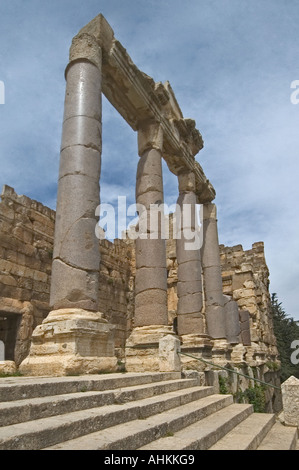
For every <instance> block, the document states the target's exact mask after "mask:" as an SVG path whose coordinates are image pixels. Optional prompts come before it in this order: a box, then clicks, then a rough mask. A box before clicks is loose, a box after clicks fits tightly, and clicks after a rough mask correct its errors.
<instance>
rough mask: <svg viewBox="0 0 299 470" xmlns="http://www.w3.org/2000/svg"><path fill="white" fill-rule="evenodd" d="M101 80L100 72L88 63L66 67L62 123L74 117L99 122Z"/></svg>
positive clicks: (100, 112)
mask: <svg viewBox="0 0 299 470" xmlns="http://www.w3.org/2000/svg"><path fill="white" fill-rule="evenodd" d="M101 79H102V76H101V73H100V70H99V69H98V68H97V67H96V66H95V65H94V64H92V63H90V62H86V61H84V62H76V63H72V64H71V66H69V67H68V72H67V88H66V94H65V102H64V121H65V120H67V119H69V118H71V117H74V116H87V117H90V118H93V119H96V120H98V121H101V116H102V99H101V98H102V96H101Z"/></svg>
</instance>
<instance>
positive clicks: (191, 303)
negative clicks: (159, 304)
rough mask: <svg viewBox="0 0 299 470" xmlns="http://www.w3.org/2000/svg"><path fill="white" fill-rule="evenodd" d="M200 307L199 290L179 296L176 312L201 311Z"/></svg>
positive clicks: (200, 297)
mask: <svg viewBox="0 0 299 470" xmlns="http://www.w3.org/2000/svg"><path fill="white" fill-rule="evenodd" d="M201 309H202V294H201V292H196V293H195V294H187V295H183V296H179V299H178V314H185V313H199V312H201Z"/></svg>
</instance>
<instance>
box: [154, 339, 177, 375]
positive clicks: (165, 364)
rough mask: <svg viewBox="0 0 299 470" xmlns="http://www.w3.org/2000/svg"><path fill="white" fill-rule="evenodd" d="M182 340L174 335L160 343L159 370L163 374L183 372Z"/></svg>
mask: <svg viewBox="0 0 299 470" xmlns="http://www.w3.org/2000/svg"><path fill="white" fill-rule="evenodd" d="M179 351H180V340H179V339H178V338H177V337H175V336H173V335H166V336H164V337H163V338H161V339H160V341H159V362H160V364H159V368H160V371H161V372H179V371H180V370H181V360H180V356H179V354H178V352H179Z"/></svg>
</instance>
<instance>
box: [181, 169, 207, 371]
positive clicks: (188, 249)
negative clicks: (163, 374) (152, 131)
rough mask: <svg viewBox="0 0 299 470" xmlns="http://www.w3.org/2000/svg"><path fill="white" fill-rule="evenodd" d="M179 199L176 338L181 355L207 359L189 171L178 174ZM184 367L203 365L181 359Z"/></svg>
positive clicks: (198, 237) (198, 241) (192, 177)
mask: <svg viewBox="0 0 299 470" xmlns="http://www.w3.org/2000/svg"><path fill="white" fill-rule="evenodd" d="M178 183H179V197H178V200H177V207H178V210H177V215H176V227H177V233H176V255H177V263H178V283H177V295H178V307H177V324H178V335H179V336H180V338H181V341H182V346H181V347H182V351H183V352H186V353H189V352H190V353H191V354H192V355H199V356H204V357H210V355H211V348H212V343H211V341H210V338H209V337H208V336H207V335H206V334H205V333H206V332H205V322H204V316H203V313H202V309H203V292H202V267H201V253H200V248H201V244H202V236H201V233H200V231H199V224H198V216H197V211H196V204H197V195H196V193H195V190H196V183H195V175H194V173H193V172H192V171H188V170H185V171H181V172H180V173H179V174H178ZM181 359H182V363H183V364H184V365H185V366H186V367H192V368H195V369H200V368H202V367H205V366H204V364H203V363H200V362H199V361H194V360H192V359H191V358H189V357H186V356H185V357H184V356H182V358H181Z"/></svg>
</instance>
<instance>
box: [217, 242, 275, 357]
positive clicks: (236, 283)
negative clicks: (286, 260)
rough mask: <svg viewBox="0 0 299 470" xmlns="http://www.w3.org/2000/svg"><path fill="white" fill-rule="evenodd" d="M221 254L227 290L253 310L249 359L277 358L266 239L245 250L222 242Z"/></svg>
mask: <svg viewBox="0 0 299 470" xmlns="http://www.w3.org/2000/svg"><path fill="white" fill-rule="evenodd" d="M220 257H221V264H222V281H223V292H224V294H226V295H229V296H232V298H233V299H234V300H235V301H236V302H237V304H238V307H239V310H240V311H241V312H244V311H247V312H249V318H250V320H249V321H250V335H251V346H250V347H247V351H246V352H247V356H246V360H247V361H250V360H253V359H254V360H259V361H268V362H269V361H270V362H271V361H276V360H277V354H278V352H277V348H276V339H275V335H274V330H273V322H272V317H271V299H270V293H269V270H268V267H267V264H266V260H265V253H264V243H263V242H257V243H254V244H253V245H252V249H251V250H243V247H242V245H237V246H233V247H225V246H224V245H220Z"/></svg>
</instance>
